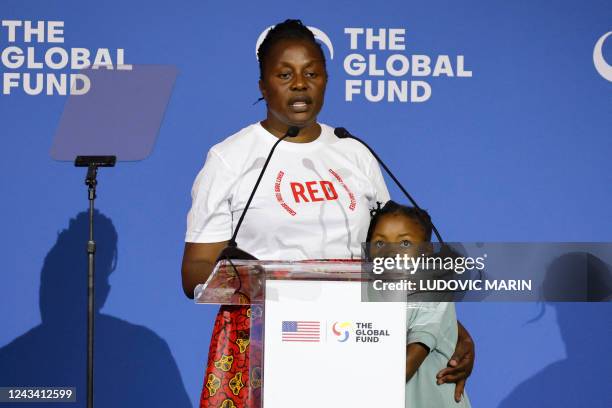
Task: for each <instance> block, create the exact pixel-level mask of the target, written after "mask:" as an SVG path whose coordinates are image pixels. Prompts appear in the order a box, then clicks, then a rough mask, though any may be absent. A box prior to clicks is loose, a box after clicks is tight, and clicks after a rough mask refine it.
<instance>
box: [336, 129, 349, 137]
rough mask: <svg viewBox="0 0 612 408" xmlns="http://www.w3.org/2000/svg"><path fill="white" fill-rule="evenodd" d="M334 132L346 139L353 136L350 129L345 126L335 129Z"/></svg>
mask: <svg viewBox="0 0 612 408" xmlns="http://www.w3.org/2000/svg"><path fill="white" fill-rule="evenodd" d="M334 134H335V135H336V136H337V137H339V138H340V139H346V138H349V137H351V134H350V133H349V131H348V130H346V129H345V128H343V127H337V128H335V129H334Z"/></svg>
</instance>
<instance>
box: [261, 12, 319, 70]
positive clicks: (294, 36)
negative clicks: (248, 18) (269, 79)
mask: <svg viewBox="0 0 612 408" xmlns="http://www.w3.org/2000/svg"><path fill="white" fill-rule="evenodd" d="M283 40H304V41H308V42H311V43H312V44H313V45H315V47H316V48H317V49H318V50H319V52H320V53H321V60H322V61H323V66H324V67H325V54H324V53H323V48H321V44H319V43H318V42H317V40H316V39H315V36H314V34H313V33H312V31H310V30H309V29H308V27H306V26H305V25H304V24H303V23H302V21H300V20H285V21H283V22H282V23H278V24H277V25H275V26H274V27H272V28H271V29H270V31H268V34H267V35H266V38H264V40H263V41H262V43H261V45H260V46H259V48H258V49H257V58H258V59H259V78H263V72H264V67H265V63H266V61H267V59H268V55H269V54H270V50H271V49H272V47H274V45H276V44H277V43H279V42H280V41H283Z"/></svg>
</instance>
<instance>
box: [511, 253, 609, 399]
mask: <svg viewBox="0 0 612 408" xmlns="http://www.w3.org/2000/svg"><path fill="white" fill-rule="evenodd" d="M543 286H544V290H543V294H542V297H543V300H544V301H546V299H547V297H548V298H550V296H547V294H551V293H555V298H556V299H559V294H563V295H564V296H562V297H561V298H562V299H565V300H567V302H549V303H547V304H546V305H547V306H550V307H554V308H555V310H556V312H557V323H558V324H559V331H560V332H561V337H562V339H563V342H564V344H565V352H566V355H567V357H566V358H565V359H564V360H560V361H555V362H554V363H552V364H550V365H548V366H546V367H545V368H544V369H542V370H541V371H539V372H538V373H536V374H535V375H534V376H533V377H531V378H529V379H527V380H525V381H524V382H522V383H521V384H519V385H518V386H517V387H516V388H515V389H514V390H513V391H512V392H511V393H510V394H509V395H508V396H507V397H506V398H505V399H504V400H503V401H502V402H501V404H500V406H499V408H516V407H521V408H531V407H534V408H535V407H537V408H548V407H555V408H565V407H572V408H575V407H589V408H610V407H612V388H611V385H612V373H611V371H610V362H611V360H610V340H611V339H612V303H611V302H610V300H611V299H610V296H611V295H612V273H611V268H610V266H609V265H607V264H606V263H605V262H603V261H602V260H601V259H599V258H597V257H596V256H594V255H592V254H589V253H585V252H573V253H568V254H564V255H562V256H560V257H559V258H557V259H555V260H554V261H553V262H552V263H551V265H550V267H549V268H548V270H547V273H546V277H545V281H544V285H543ZM580 291H586V293H587V298H588V300H589V301H590V302H588V303H587V302H572V300H573V298H574V297H575V296H576V293H577V292H580ZM582 293H585V292H582ZM583 299H584V298H583ZM591 302H592V303H591ZM596 302H600V303H596ZM546 305H544V304H543V309H542V313H541V314H540V316H538V317H537V318H535V319H533V320H532V321H531V322H537V321H538V320H539V318H540V317H542V315H543V313H544V311H545V307H546ZM537 352H538V351H537V350H529V353H528V354H531V353H537ZM528 354H526V355H525V360H528V359H529V355H528Z"/></svg>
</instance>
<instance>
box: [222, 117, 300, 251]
mask: <svg viewBox="0 0 612 408" xmlns="http://www.w3.org/2000/svg"><path fill="white" fill-rule="evenodd" d="M298 133H300V128H298V127H297V126H291V127H289V129H287V132H286V133H285V135H284V136H283V137H281V138H279V139H278V140H277V141H276V142H275V143H274V146H272V149H270V153H268V157H267V158H266V161H265V163H264V165H263V168H262V169H261V171H260V172H259V177H258V178H257V181H256V182H255V186H254V187H253V190H251V195H250V196H249V199H248V200H247V202H246V204H245V206H244V210H243V211H242V214H240V218H239V219H238V223H237V224H236V229H235V230H234V234H233V235H232V238H231V239H230V240H229V242H228V243H227V246H226V247H225V248H223V250H222V251H221V253H220V254H219V256H218V257H217V262H219V261H220V260H222V259H227V260H230V259H250V260H255V259H257V258H255V257H254V256H253V255H251V254H249V253H248V252H246V251H243V250H242V249H240V248H238V244H237V243H236V237H237V236H238V231H239V230H240V226H241V225H242V221H244V217H245V215H246V213H247V211H248V210H249V207H250V205H251V201H253V197H254V196H255V193H256V192H257V188H258V187H259V183H260V182H261V179H262V178H263V175H264V173H265V172H266V169H267V168H268V163H270V159H272V155H273V154H274V150H275V149H276V146H278V144H279V143H280V142H282V141H283V140H285V139H286V138H288V137H296V136H297V135H298Z"/></svg>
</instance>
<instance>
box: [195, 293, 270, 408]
mask: <svg viewBox="0 0 612 408" xmlns="http://www.w3.org/2000/svg"><path fill="white" fill-rule="evenodd" d="M261 314H262V308H261V307H260V306H255V305H253V306H222V307H221V309H220V310H219V313H217V318H216V319H215V327H214V329H213V335H212V339H211V340H210V348H209V350H208V364H207V366H206V376H205V377H204V386H203V387H202V396H201V397H200V408H259V407H261V378H262V372H261V363H262V361H261V357H262V350H261V348H262V347H261V346H262V342H261V321H262V319H261ZM251 325H252V326H253V327H251Z"/></svg>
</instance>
